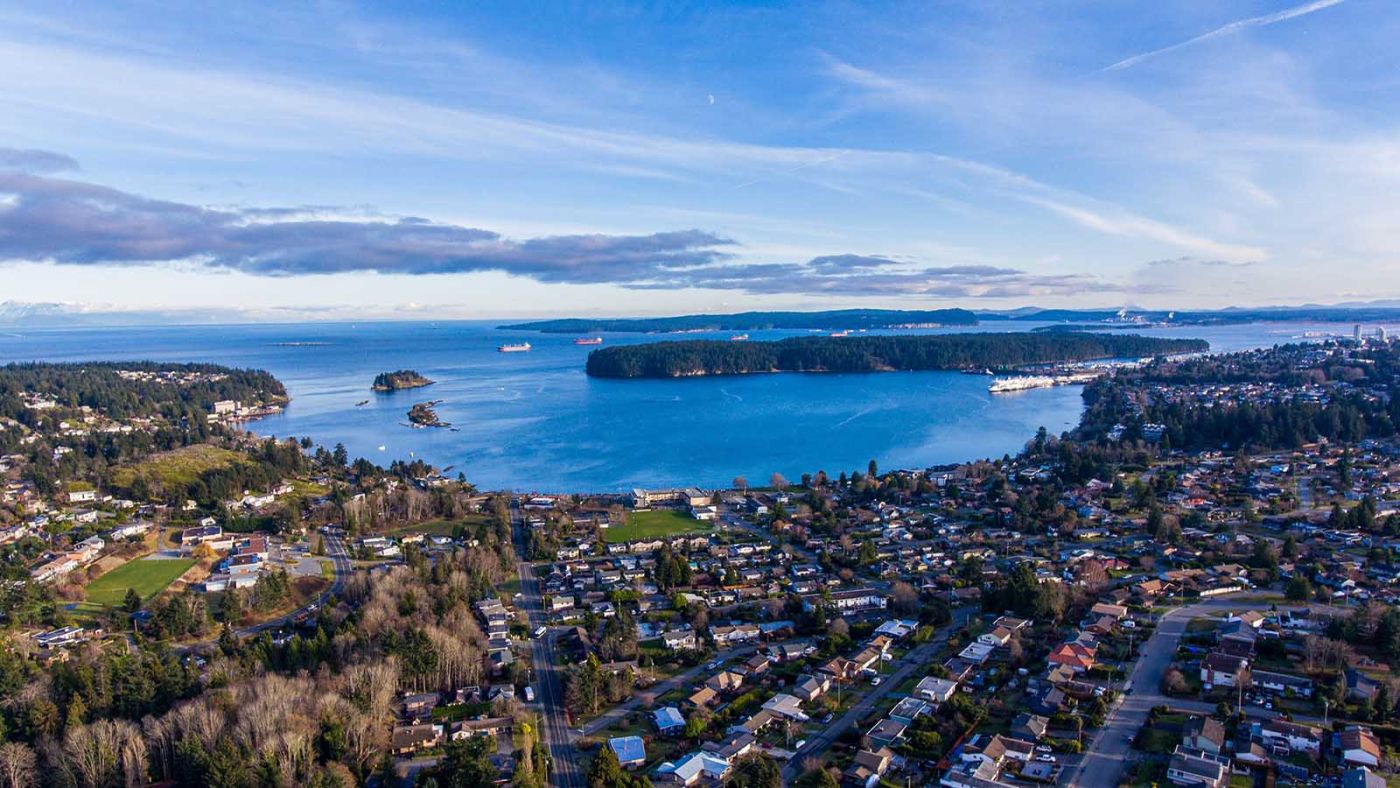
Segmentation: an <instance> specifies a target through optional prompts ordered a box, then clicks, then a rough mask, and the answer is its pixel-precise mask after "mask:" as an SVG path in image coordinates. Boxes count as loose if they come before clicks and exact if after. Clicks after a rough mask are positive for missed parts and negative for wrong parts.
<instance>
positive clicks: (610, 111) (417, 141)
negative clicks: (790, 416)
mask: <svg viewBox="0 0 1400 788" xmlns="http://www.w3.org/2000/svg"><path fill="white" fill-rule="evenodd" d="M1397 60H1400V21H1397V15H1396V14H1395V13H1394V12H1393V8H1392V7H1391V6H1389V5H1388V4H1386V3H1381V2H1375V1H1374V0H1314V1H1313V2H1305V1H1303V0H1300V1H1299V2H1215V1H1212V2H1204V1H1200V2H1197V1H1191V2H1176V3H1141V4H1130V3H1122V2H1097V3H1077V4H1071V3H1058V2H1057V3H1050V2H1046V3H1034V2H1025V3H983V2H969V3H909V4H892V3H871V4H856V3H801V4H743V5H739V6H735V7H726V6H723V5H721V4H709V3H705V4H700V3H697V4H689V5H685V4H655V5H650V4H623V3H568V4H565V3H559V4H549V5H544V4H532V3H479V4H458V3H446V4H440V3H392V4H375V5H365V6H360V5H353V4H340V3H314V4H255V5H245V4H241V3H236V2H229V3H221V4H211V5H208V6H202V7H199V8H195V7H192V6H191V7H183V6H182V5H180V4H176V7H175V8H173V9H172V8H171V7H170V4H143V3H120V2H118V3H113V2H107V3H92V4H88V3H71V4H68V3H65V4H63V5H62V6H61V7H59V6H57V5H56V4H53V3H32V4H27V3H17V4H16V3H9V4H5V5H3V6H0V63H3V65H4V67H3V68H0V260H5V261H7V262H5V263H3V264H0V277H2V279H0V281H3V282H4V284H3V286H0V302H3V301H10V302H63V303H67V304H71V305H73V306H72V307H71V308H75V309H90V310H91V309H126V310H134V309H141V310H148V309H183V308H188V307H194V308H198V309H210V310H223V311H227V312H239V313H241V314H246V315H249V316H253V317H257V318H265V317H268V316H273V317H286V318H289V319H291V318H301V317H311V318H315V317H361V316H364V317H374V316H385V317H411V316H421V317H476V316H481V317H486V316H505V315H527V314H565V313H567V314H648V313H672V312H678V311H710V310H732V309H749V308H789V307H795V308H821V307H844V306H859V305H868V306H893V307H908V308H923V307H929V306H945V305H962V306H969V307H974V308H1004V307H1014V306H1021V305H1026V304H1037V305H1045V306H1106V305H1121V304H1137V305H1144V306H1159V307H1219V306H1227V305H1234V304H1240V305H1247V304H1267V303H1300V302H1337V301H1353V300H1369V299H1377V298H1390V297H1395V296H1397V295H1400V264H1397V262H1398V261H1397V254H1396V252H1397V249H1400V223H1397V222H1395V221H1394V214H1395V209H1396V207H1397V206H1396V202H1397V195H1400V117H1397V114H1400V109H1397V108H1400V101H1397V99H1398V98H1400V76H1397V75H1400V62H1397Z"/></svg>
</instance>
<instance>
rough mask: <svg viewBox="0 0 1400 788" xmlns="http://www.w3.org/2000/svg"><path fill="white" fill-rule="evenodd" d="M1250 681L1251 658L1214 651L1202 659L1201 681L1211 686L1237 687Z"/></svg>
mask: <svg viewBox="0 0 1400 788" xmlns="http://www.w3.org/2000/svg"><path fill="white" fill-rule="evenodd" d="M1248 681H1249V660H1247V659H1245V658H1244V657H1236V656H1231V655H1229V654H1222V653H1221V652H1219V651H1212V652H1211V653H1209V654H1207V655H1206V656H1205V659H1202V660H1201V683H1202V684H1204V685H1205V686H1206V688H1207V689H1209V688H1211V687H1237V686H1240V685H1243V684H1246V683H1247V682H1248Z"/></svg>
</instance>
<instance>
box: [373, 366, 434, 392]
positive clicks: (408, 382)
mask: <svg viewBox="0 0 1400 788" xmlns="http://www.w3.org/2000/svg"><path fill="white" fill-rule="evenodd" d="M431 385H433V381H431V380H428V379H427V378H425V377H423V376H422V375H420V374H418V373H417V372H415V371H414V370H411V369H400V370H398V371H396V372H381V373H379V374H378V375H375V376H374V385H373V386H371V387H370V388H372V389H374V390H375V391H380V392H389V391H398V390H399V389H417V388H422V387H424V386H431Z"/></svg>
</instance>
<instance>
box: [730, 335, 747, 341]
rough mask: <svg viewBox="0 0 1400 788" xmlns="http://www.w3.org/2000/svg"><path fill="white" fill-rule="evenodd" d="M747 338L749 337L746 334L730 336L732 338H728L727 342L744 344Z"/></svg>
mask: <svg viewBox="0 0 1400 788" xmlns="http://www.w3.org/2000/svg"><path fill="white" fill-rule="evenodd" d="M748 338H749V335H748V334H735V335H734V336H732V337H730V338H729V341H730V342H746V341H748Z"/></svg>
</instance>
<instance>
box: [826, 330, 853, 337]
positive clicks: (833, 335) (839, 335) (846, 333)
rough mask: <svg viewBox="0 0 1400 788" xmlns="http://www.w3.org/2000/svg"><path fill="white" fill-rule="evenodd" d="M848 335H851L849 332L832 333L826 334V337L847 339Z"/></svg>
mask: <svg viewBox="0 0 1400 788" xmlns="http://www.w3.org/2000/svg"><path fill="white" fill-rule="evenodd" d="M850 335H851V332H850V331H833V332H831V333H830V334H827V336H831V337H848V336H850Z"/></svg>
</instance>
